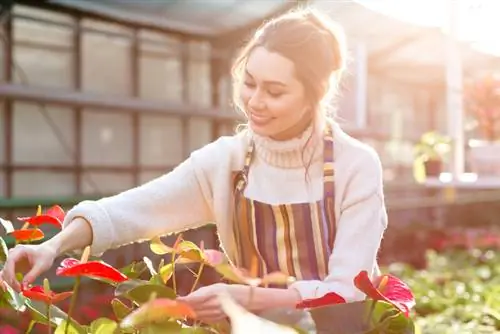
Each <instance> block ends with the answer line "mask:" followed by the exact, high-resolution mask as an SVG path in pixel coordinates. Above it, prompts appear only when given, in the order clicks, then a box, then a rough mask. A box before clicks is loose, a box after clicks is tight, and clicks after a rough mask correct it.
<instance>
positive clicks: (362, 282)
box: [354, 270, 415, 316]
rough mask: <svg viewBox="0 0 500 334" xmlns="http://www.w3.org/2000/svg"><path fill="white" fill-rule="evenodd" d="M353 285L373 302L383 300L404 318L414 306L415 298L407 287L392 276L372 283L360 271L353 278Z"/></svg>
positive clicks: (383, 276) (380, 277) (366, 273)
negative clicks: (395, 308) (401, 313)
mask: <svg viewBox="0 0 500 334" xmlns="http://www.w3.org/2000/svg"><path fill="white" fill-rule="evenodd" d="M354 285H355V286H356V287H357V288H358V289H359V290H361V291H363V292H364V293H365V294H366V296H367V297H369V298H371V299H373V300H383V301H386V302H388V303H391V304H392V305H394V306H395V307H397V308H398V309H399V310H401V312H403V313H404V314H405V315H406V316H408V314H409V313H410V309H411V308H412V307H413V306H415V297H414V296H413V293H412V292H411V290H410V288H409V287H408V285H406V283H405V282H403V281H402V280H400V279H399V278H397V277H395V276H392V275H381V276H379V277H377V278H376V279H375V280H374V281H373V282H372V281H371V280H370V278H369V277H368V272H367V271H366V270H363V271H361V272H360V273H359V274H358V275H357V276H356V278H354Z"/></svg>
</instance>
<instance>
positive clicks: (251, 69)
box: [241, 47, 312, 140]
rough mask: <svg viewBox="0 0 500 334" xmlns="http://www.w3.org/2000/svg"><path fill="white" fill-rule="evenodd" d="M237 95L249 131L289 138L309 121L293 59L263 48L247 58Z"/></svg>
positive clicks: (309, 115)
mask: <svg viewBox="0 0 500 334" xmlns="http://www.w3.org/2000/svg"><path fill="white" fill-rule="evenodd" d="M241 98H242V102H243V105H244V107H245V113H246V114H247V117H248V120H249V125H250V127H251V129H252V130H253V132H255V133H257V134H259V135H262V136H267V137H271V138H273V139H276V140H285V139H289V138H293V137H295V136H297V135H299V134H300V133H302V131H304V129H305V128H306V127H307V126H308V125H309V124H310V122H311V117H312V112H311V110H310V108H309V107H308V103H307V101H306V96H305V90H304V86H303V85H302V83H301V82H300V81H299V80H298V79H297V78H296V76H295V66H294V64H293V62H292V61H291V60H289V59H287V58H285V57H283V56H281V55H280V54H278V53H273V52H269V51H268V50H266V49H265V48H264V47H257V48H255V49H254V50H253V51H252V52H251V54H250V56H249V58H248V61H247V65H246V73H245V76H244V82H243V87H242V90H241Z"/></svg>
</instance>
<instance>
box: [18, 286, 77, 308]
mask: <svg viewBox="0 0 500 334" xmlns="http://www.w3.org/2000/svg"><path fill="white" fill-rule="evenodd" d="M22 294H23V296H25V297H26V298H29V299H32V300H37V301H41V302H44V303H46V304H55V303H58V302H60V301H63V300H65V299H66V298H68V297H70V296H71V295H72V294H73V292H72V291H67V292H61V293H55V292H53V291H49V292H48V293H46V292H45V290H44V288H43V287H42V286H34V287H32V288H29V289H23V290H22Z"/></svg>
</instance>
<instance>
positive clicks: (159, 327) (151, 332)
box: [139, 321, 183, 334]
mask: <svg viewBox="0 0 500 334" xmlns="http://www.w3.org/2000/svg"><path fill="white" fill-rule="evenodd" d="M139 333H140V334H178V333H183V332H182V329H181V325H180V324H179V323H178V322H175V321H164V322H159V323H152V324H149V325H146V326H144V327H143V328H141V330H140V332H139Z"/></svg>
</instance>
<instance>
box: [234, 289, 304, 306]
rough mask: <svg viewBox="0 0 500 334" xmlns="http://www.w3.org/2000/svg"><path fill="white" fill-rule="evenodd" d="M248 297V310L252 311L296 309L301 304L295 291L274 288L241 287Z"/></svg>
mask: <svg viewBox="0 0 500 334" xmlns="http://www.w3.org/2000/svg"><path fill="white" fill-rule="evenodd" d="M241 287H242V288H243V289H245V290H246V291H245V294H246V295H247V296H248V303H247V304H246V305H243V306H246V308H247V309H248V310H250V311H255V312H260V311H264V310H267V309H273V308H291V309H293V308H295V306H296V305H297V303H299V302H300V300H301V297H300V294H299V292H298V291H297V290H295V289H272V288H261V287H258V288H253V292H251V289H252V288H251V287H249V286H243V285H241Z"/></svg>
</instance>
